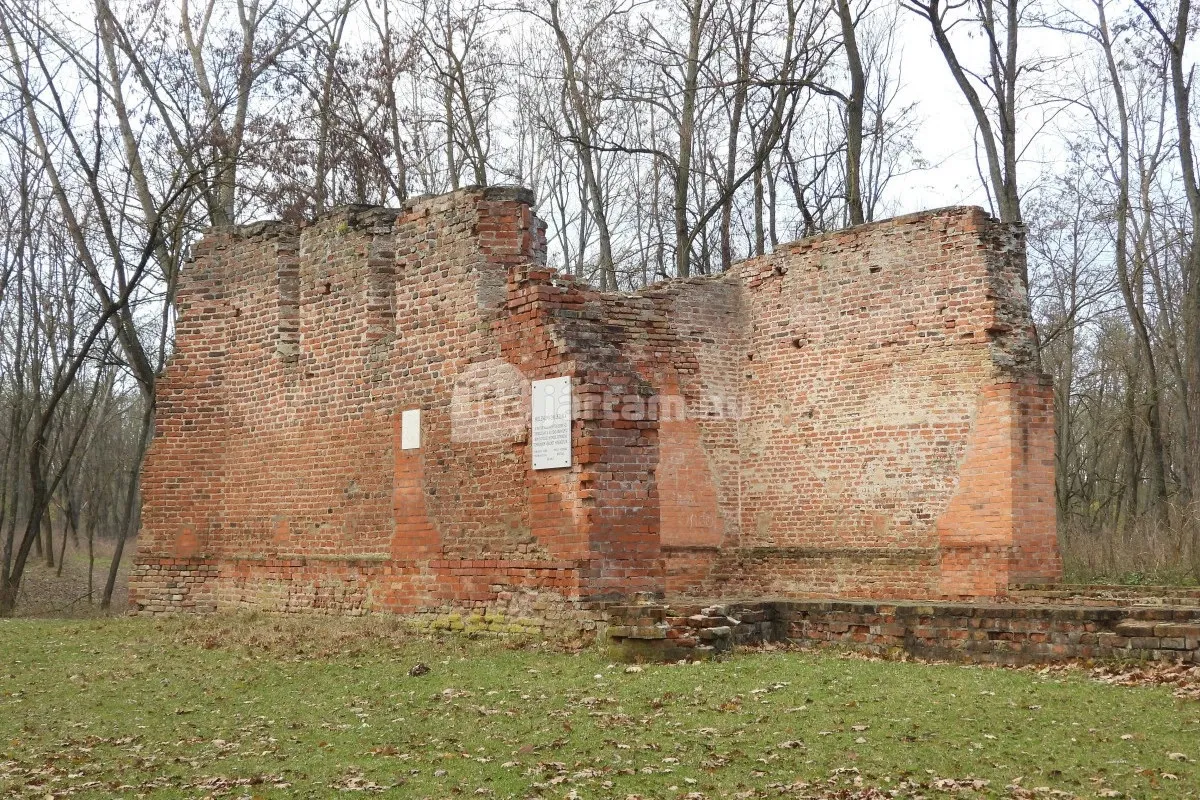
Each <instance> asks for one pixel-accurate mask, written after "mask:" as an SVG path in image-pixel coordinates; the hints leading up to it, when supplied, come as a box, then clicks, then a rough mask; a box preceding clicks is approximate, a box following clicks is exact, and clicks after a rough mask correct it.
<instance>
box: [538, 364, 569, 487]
mask: <svg viewBox="0 0 1200 800" xmlns="http://www.w3.org/2000/svg"><path fill="white" fill-rule="evenodd" d="M569 466H571V378H570V376H569V375H568V376H565V377H562V378H547V379H546V380H544V381H534V382H533V468H534V469H557V468H559V467H569Z"/></svg>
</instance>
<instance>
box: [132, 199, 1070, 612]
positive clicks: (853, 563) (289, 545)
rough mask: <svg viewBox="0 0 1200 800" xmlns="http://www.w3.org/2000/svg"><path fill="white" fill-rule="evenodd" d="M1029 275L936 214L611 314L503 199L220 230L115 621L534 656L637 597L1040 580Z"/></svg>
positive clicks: (974, 216) (931, 590) (188, 308)
mask: <svg viewBox="0 0 1200 800" xmlns="http://www.w3.org/2000/svg"><path fill="white" fill-rule="evenodd" d="M1023 260H1024V249H1023V243H1022V241H1021V238H1020V234H1019V232H1018V231H1016V230H1015V229H1013V228H1012V227H1010V226H1007V225H1003V224H1001V223H999V222H997V221H995V220H993V219H990V218H989V217H987V216H986V215H985V214H984V213H983V212H982V211H981V210H979V209H975V208H949V209H943V210H940V211H933V212H928V213H924V214H915V215H910V216H905V217H900V218H897V219H893V220H889V221H886V222H879V223H874V224H870V225H865V226H859V227H856V228H853V229H849V230H846V231H842V232H839V233H833V234H828V235H823V236H819V237H815V238H812V239H806V240H803V241H800V242H796V243H793V244H789V245H785V246H782V247H780V248H779V249H778V250H777V251H776V252H775V253H773V254H771V255H769V256H764V257H760V258H754V259H750V260H748V261H745V262H742V263H740V264H738V265H736V266H735V267H734V268H733V269H732V270H731V271H729V272H728V273H725V274H722V275H717V276H712V277H702V278H693V279H688V280H677V281H672V282H668V283H664V284H659V285H655V286H652V287H650V288H648V289H646V290H644V291H640V292H637V293H633V294H602V293H600V292H597V291H595V290H593V289H591V288H588V287H586V286H584V285H582V284H580V283H578V282H576V281H574V280H573V279H571V278H570V277H568V276H564V275H561V274H558V273H556V272H554V271H552V270H549V269H547V268H545V266H544V262H545V258H544V226H543V224H542V223H541V222H540V221H539V220H537V218H536V217H535V216H534V214H533V213H532V210H531V197H530V195H529V194H528V193H527V192H525V191H524V190H517V189H507V188H491V189H465V190H461V191H458V192H454V193H452V194H449V195H444V196H440V197H433V198H420V199H417V200H413V201H411V202H409V203H407V204H406V205H405V206H404V207H403V208H402V209H399V210H387V209H381V208H366V207H352V208H343V209H340V210H337V211H334V212H332V213H330V214H328V215H326V216H324V217H322V218H321V219H320V220H318V221H317V222H315V223H313V224H311V225H308V226H306V227H303V228H302V229H297V228H295V227H292V226H289V225H284V224H281V223H259V224H255V225H250V226H244V227H240V228H235V229H221V230H214V231H212V232H210V233H209V234H208V235H207V236H205V237H204V239H203V240H202V241H201V242H200V243H199V244H198V245H197V247H196V248H195V252H194V257H193V260H192V261H191V262H190V263H189V264H188V265H187V267H186V269H185V270H184V272H183V276H182V278H181V283H180V287H179V316H178V321H177V325H176V350H175V354H174V356H173V358H172V361H171V363H170V365H169V367H168V369H167V371H166V374H165V376H164V377H163V379H162V383H161V389H160V395H159V401H158V430H157V435H156V438H155V441H154V443H153V446H152V448H151V452H150V455H149V457H148V458H147V461H146V465H145V470H144V476H143V498H144V499H143V513H142V531H141V534H140V537H139V541H138V554H137V558H136V564H135V568H134V575H133V578H132V583H131V600H132V603H133V605H134V607H135V608H137V609H139V610H141V611H143V612H150V613H154V612H163V611H174V610H183V609H187V610H212V609H217V608H235V607H242V606H251V607H259V608H266V609H272V610H304V611H324V612H328V613H351V614H352V613H364V612H367V611H371V610H389V611H394V612H398V613H404V614H419V613H424V614H430V615H435V621H439V620H440V622H438V624H442V625H445V626H448V627H464V626H467V625H468V623H469V622H471V621H472V620H475V623H474V624H476V625H479V624H483V625H487V626H495V625H501V626H505V625H512V626H515V627H516V628H518V629H526V628H529V627H538V626H543V625H546V624H550V625H555V624H559V623H564V622H570V621H575V622H578V621H579V620H581V619H582V620H586V619H591V618H592V617H594V616H596V614H595V611H594V610H595V609H596V608H598V607H599V606H600V604H603V603H604V602H606V601H610V600H612V599H613V598H618V597H625V596H630V595H632V594H633V593H635V592H653V593H666V594H667V596H669V597H679V598H683V597H742V598H750V597H766V596H770V597H778V598H805V597H844V598H861V599H870V598H877V599H878V598H884V599H938V600H943V599H972V598H980V597H991V596H996V595H1002V594H1005V593H1006V592H1007V590H1008V587H1009V586H1010V585H1012V584H1016V583H1030V582H1045V581H1053V580H1055V579H1056V578H1057V577H1058V576H1059V572H1060V566H1059V561H1058V555H1057V550H1056V544H1055V525H1054V505H1053V453H1052V447H1053V436H1052V432H1053V408H1052V404H1051V403H1052V401H1051V393H1050V386H1049V385H1048V383H1047V381H1046V379H1045V378H1044V377H1043V376H1042V375H1041V374H1040V373H1039V371H1038V368H1037V361H1036V343H1035V334H1034V330H1033V326H1032V323H1031V320H1030V316H1029V311H1028V308H1027V305H1026V295H1025V290H1024V282H1023V278H1022V272H1023ZM561 376H569V377H570V382H571V386H572V406H573V417H572V421H571V422H570V445H571V454H570V466H567V467H563V468H557V469H537V470H535V469H533V468H532V465H531V447H532V442H531V434H530V419H529V414H530V391H531V389H530V387H531V382H532V381H535V380H539V379H545V378H554V377H561ZM415 410H419V411H420V420H419V441H417V439H415V438H414V439H413V440H412V441H409V440H407V439H405V436H406V431H405V429H404V426H405V424H409V425H410V426H414V425H415V419H410V418H408V417H405V416H404V414H403V412H404V411H415ZM405 419H409V422H408V423H405V422H403V421H402V420H405ZM414 433H415V431H414V430H409V431H407V435H409V436H412V435H413V434H414ZM406 443H407V444H408V445H410V446H409V447H405V446H404V445H405V444H406ZM414 443H415V445H416V446H411V445H413V444H414ZM472 615H473V616H472ZM489 620H490V621H489ZM497 620H499V622H497Z"/></svg>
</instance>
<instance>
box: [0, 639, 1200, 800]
mask: <svg viewBox="0 0 1200 800" xmlns="http://www.w3.org/2000/svg"><path fill="white" fill-rule="evenodd" d="M0 654H2V657H0V796H17V797H19V796H23V795H24V796H31V797H46V796H48V795H53V796H65V795H66V793H68V792H72V793H73V794H72V796H82V797H107V796H112V795H114V794H121V795H125V796H134V795H135V794H148V795H150V796H154V797H160V796H161V797H196V796H207V795H213V796H226V797H285V796H293V795H297V794H299V795H306V796H314V797H325V796H332V795H335V794H338V793H339V790H367V791H370V790H374V789H386V790H391V794H392V796H401V797H414V798H416V797H432V798H446V797H452V796H486V797H518V798H524V797H547V798H550V797H555V798H561V797H569V796H572V793H574V796H577V797H581V798H609V797H615V798H625V797H627V796H628V795H636V796H638V797H642V798H652V797H653V798H678V797H692V798H699V797H707V798H725V797H778V796H784V797H826V796H829V797H833V796H839V797H845V796H853V795H837V794H835V793H836V792H837V791H841V790H850V789H855V788H862V787H878V788H880V789H881V790H884V791H891V790H900V793H899V794H898V795H897V796H900V797H910V796H918V795H923V796H927V797H939V796H944V797H951V796H955V797H1014V796H1015V797H1020V796H1028V797H1040V796H1050V795H1049V793H1048V791H1040V790H1057V791H1060V792H1067V793H1069V794H1070V795H1074V796H1079V797H1105V796H1135V797H1146V796H1154V797H1179V798H1183V797H1191V796H1195V795H1196V793H1197V791H1198V790H1200V766H1198V765H1197V763H1196V759H1200V744H1198V743H1200V703H1197V702H1195V701H1188V700H1182V699H1177V698H1175V697H1172V695H1171V693H1170V691H1169V690H1168V689H1165V688H1157V687H1120V686H1108V685H1103V684H1099V683H1096V682H1093V681H1090V680H1088V679H1087V678H1086V677H1085V676H1084V675H1082V674H1073V673H1065V674H1062V673H1052V674H1044V675H1039V674H1038V673H1036V672H1034V671H1028V670H1026V671H1013V670H1002V669H994V668H979V667H959V666H950V665H922V664H914V663H895V662H880V661H865V660H861V659H853V658H845V657H839V656H837V655H832V654H809V653H796V652H766V653H751V654H740V655H738V656H736V657H734V658H731V659H728V660H726V661H722V662H717V663H705V664H700V665H693V666H645V667H643V668H642V669H641V670H640V671H633V672H627V671H626V668H625V666H624V665H616V664H612V663H610V662H609V661H608V660H607V659H606V658H605V657H604V653H603V652H602V651H601V650H599V649H596V648H592V649H587V650H584V651H582V652H579V653H569V652H563V651H561V650H557V649H553V648H549V647H542V646H537V645H533V646H525V647H516V646H514V644H513V643H512V642H505V641H498V640H496V639H489V640H484V641H471V640H468V639H467V638H466V637H462V636H447V637H445V638H436V637H431V636H427V635H419V634H414V633H412V632H411V631H410V630H409V629H407V628H405V626H404V625H403V624H401V623H400V622H398V621H395V620H388V619H379V618H372V619H365V620H322V619H307V620H295V619H280V618H269V617H240V618H239V617H216V618H210V619H199V620H197V619H190V620H171V621H165V622H164V621H157V622H156V621H149V620H144V619H110V620H90V621H82V622H79V621H76V622H67V621H33V620H7V621H0ZM417 663H424V664H426V665H428V667H429V672H428V674H425V675H423V676H420V677H410V676H409V674H408V673H409V670H410V668H411V667H413V666H414V665H415V664H417ZM984 782H986V783H984ZM1014 787H1016V788H1014ZM1026 791H1028V792H1030V794H1024V795H1023V794H1022V793H1023V792H1026ZM1114 792H1119V793H1121V795H1117V794H1113V793H1114ZM860 796H864V797H865V796H868V795H865V794H864V795H860ZM1058 796H1060V797H1061V796H1064V795H1058Z"/></svg>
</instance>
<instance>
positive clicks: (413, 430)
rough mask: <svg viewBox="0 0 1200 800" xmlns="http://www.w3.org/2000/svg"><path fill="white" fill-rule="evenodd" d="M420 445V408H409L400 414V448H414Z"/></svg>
mask: <svg viewBox="0 0 1200 800" xmlns="http://www.w3.org/2000/svg"><path fill="white" fill-rule="evenodd" d="M420 446H421V409H419V408H410V409H407V410H406V411H404V412H402V413H401V414H400V449H401V450H416V449H418V448H420Z"/></svg>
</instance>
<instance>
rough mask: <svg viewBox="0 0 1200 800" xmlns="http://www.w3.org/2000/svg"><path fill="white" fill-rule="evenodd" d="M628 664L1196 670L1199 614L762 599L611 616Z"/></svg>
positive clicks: (639, 608)
mask: <svg viewBox="0 0 1200 800" xmlns="http://www.w3.org/2000/svg"><path fill="white" fill-rule="evenodd" d="M609 623H610V627H609V629H608V640H609V645H610V649H611V652H612V654H613V657H614V658H618V659H621V660H624V661H634V662H638V661H678V660H682V659H703V658H710V657H712V656H713V655H717V654H719V653H721V652H725V651H728V650H730V649H732V648H733V646H734V645H756V644H764V643H768V642H786V643H790V644H798V645H801V646H811V647H839V648H844V649H850V650H856V651H859V652H864V653H868V654H871V655H876V656H883V657H888V658H904V657H917V658H929V659H936V660H945V661H960V662H967V663H981V664H1006V665H1022V664H1036V663H1051V662H1061V661H1073V660H1154V661H1178V662H1185V663H1200V607H1179V606H1160V607H1147V606H1143V607H1131V606H1127V605H1126V606H1115V605H1114V606H1073V607H1068V606H1061V607H1060V606H1046V605H1039V606H1034V605H1029V606H1022V605H1004V604H989V605H977V604H967V603H941V604H923V603H876V602H866V601H862V602H856V601H758V602H741V603H728V604H724V605H710V606H698V605H689V604H678V605H676V604H671V605H667V604H662V603H640V604H635V605H628V606H614V607H612V608H610V609H609Z"/></svg>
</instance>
